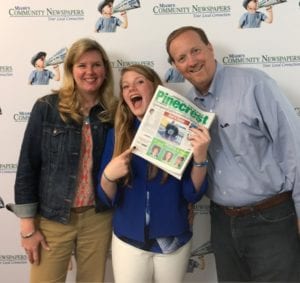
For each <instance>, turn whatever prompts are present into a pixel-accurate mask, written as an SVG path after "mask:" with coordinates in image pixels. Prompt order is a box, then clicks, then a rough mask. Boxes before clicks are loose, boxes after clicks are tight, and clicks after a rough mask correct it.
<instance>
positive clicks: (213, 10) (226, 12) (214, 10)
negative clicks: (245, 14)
mask: <svg viewBox="0 0 300 283" xmlns="http://www.w3.org/2000/svg"><path fill="white" fill-rule="evenodd" d="M152 11H153V14H154V15H156V16H164V15H176V16H178V15H191V16H193V17H195V18H200V17H201V18H212V17H214V18H215V17H228V16H230V15H231V6H230V5H199V4H198V3H196V2H195V4H193V5H190V6H188V5H187V6H178V5H176V4H173V3H160V4H157V5H155V6H153V8H152Z"/></svg>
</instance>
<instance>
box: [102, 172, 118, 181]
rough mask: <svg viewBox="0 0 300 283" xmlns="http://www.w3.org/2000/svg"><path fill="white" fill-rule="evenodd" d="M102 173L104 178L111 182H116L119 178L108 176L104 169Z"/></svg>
mask: <svg viewBox="0 0 300 283" xmlns="http://www.w3.org/2000/svg"><path fill="white" fill-rule="evenodd" d="M102 175H103V177H104V179H106V180H107V181H108V182H110V183H115V182H116V181H117V180H112V179H110V178H108V177H107V175H106V174H105V171H103V173H102Z"/></svg>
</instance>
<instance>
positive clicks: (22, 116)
mask: <svg viewBox="0 0 300 283" xmlns="http://www.w3.org/2000/svg"><path fill="white" fill-rule="evenodd" d="M29 117H30V112H25V111H19V112H17V113H15V114H14V115H13V119H14V121H15V122H27V121H28V119H29Z"/></svg>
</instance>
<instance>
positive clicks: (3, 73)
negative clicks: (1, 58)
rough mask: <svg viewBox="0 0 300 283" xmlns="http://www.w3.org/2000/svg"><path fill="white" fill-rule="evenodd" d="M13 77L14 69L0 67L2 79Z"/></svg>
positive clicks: (5, 66)
mask: <svg viewBox="0 0 300 283" xmlns="http://www.w3.org/2000/svg"><path fill="white" fill-rule="evenodd" d="M12 75H13V67H12V66H7V65H0V77H9V76H12Z"/></svg>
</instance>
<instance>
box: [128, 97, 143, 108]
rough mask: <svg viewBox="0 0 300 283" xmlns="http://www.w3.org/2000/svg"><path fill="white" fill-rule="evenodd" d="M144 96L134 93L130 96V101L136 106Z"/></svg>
mask: <svg viewBox="0 0 300 283" xmlns="http://www.w3.org/2000/svg"><path fill="white" fill-rule="evenodd" d="M142 100H143V99H142V97H141V96H140V95H133V96H131V97H130V101H131V103H132V105H133V106H134V107H137V106H139V105H140V104H141V103H142Z"/></svg>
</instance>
